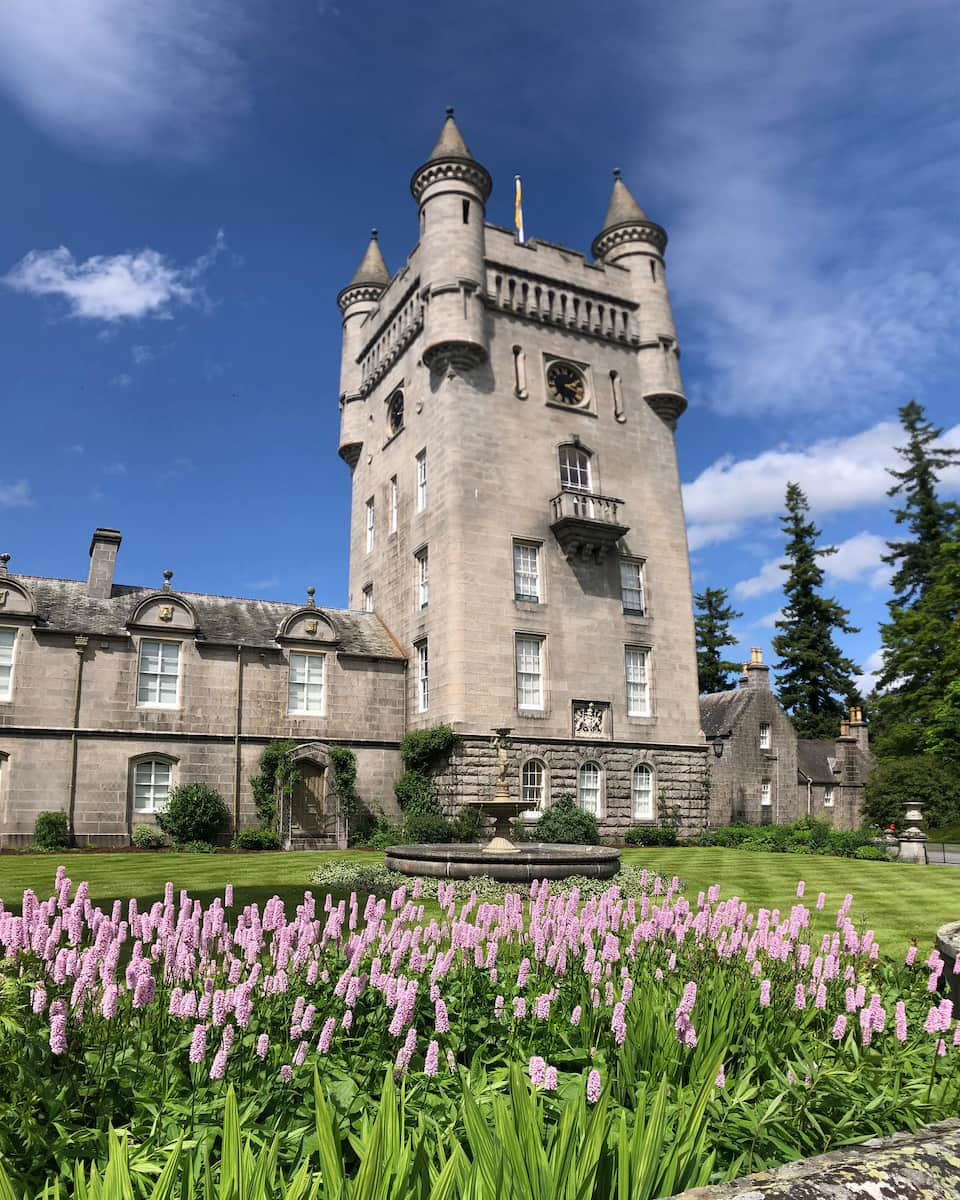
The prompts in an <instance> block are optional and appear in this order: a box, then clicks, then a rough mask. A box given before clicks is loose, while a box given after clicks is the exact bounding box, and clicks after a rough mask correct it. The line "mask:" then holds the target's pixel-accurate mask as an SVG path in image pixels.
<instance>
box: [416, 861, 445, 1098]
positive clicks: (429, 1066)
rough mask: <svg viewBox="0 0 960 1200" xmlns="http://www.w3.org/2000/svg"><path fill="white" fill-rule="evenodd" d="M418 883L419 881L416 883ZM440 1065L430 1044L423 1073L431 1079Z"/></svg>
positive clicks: (432, 1044) (438, 1058) (436, 1054)
mask: <svg viewBox="0 0 960 1200" xmlns="http://www.w3.org/2000/svg"><path fill="white" fill-rule="evenodd" d="M416 882H417V883H419V882H420V881H419V879H418V880H417V881H416ZM439 1064H440V1047H439V1046H438V1045H437V1043H436V1042H431V1043H430V1045H429V1046H428V1047H427V1055H426V1059H425V1061H424V1064H423V1073H424V1074H425V1075H429V1076H430V1077H431V1078H432V1077H433V1076H434V1075H436V1074H437V1071H438V1069H439Z"/></svg>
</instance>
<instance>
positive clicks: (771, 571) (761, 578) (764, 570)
mask: <svg viewBox="0 0 960 1200" xmlns="http://www.w3.org/2000/svg"><path fill="white" fill-rule="evenodd" d="M782 562H783V560H782V559H780V558H772V559H770V561H769V562H765V563H764V564H763V566H762V567H761V568H760V570H759V571H758V572H757V574H756V575H753V576H751V577H750V578H749V579H741V580H740V582H739V583H735V584H734V585H733V594H734V595H735V596H739V597H741V599H744V600H748V599H750V598H751V597H752V596H762V595H764V594H765V593H766V592H775V591H776V590H777V588H779V587H782V586H783V581H784V580H785V579H786V572H785V571H784V570H783V568H782V567H781V563H782Z"/></svg>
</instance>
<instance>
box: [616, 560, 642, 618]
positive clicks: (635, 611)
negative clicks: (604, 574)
mask: <svg viewBox="0 0 960 1200" xmlns="http://www.w3.org/2000/svg"><path fill="white" fill-rule="evenodd" d="M619 566H620V607H621V608H622V609H623V611H624V613H625V614H626V615H627V616H630V617H645V616H646V615H647V580H646V570H645V566H646V564H645V562H644V560H643V559H642V558H629V557H627V556H625V555H621V557H620V560H619ZM625 567H636V570H637V584H638V586H637V587H635V588H634V587H629V588H628V587H627V585H626V583H625V582H624V578H623V571H624V568H625ZM628 591H632V592H637V593H639V596H640V607H639V608H634V607H633V606H631V605H628V604H627V595H626V594H627V592H628Z"/></svg>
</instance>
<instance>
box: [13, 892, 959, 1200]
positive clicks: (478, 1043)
mask: <svg viewBox="0 0 960 1200" xmlns="http://www.w3.org/2000/svg"><path fill="white" fill-rule="evenodd" d="M643 882H644V885H645V886H646V887H647V888H648V890H647V891H646V892H645V893H643V894H641V895H639V896H636V897H634V896H629V897H628V896H625V895H623V894H622V892H621V891H620V889H619V888H617V887H612V888H608V889H606V890H605V891H603V892H602V894H600V895H598V896H594V897H591V898H589V899H584V898H583V897H582V896H581V895H580V894H579V893H578V892H577V891H576V890H573V891H570V892H567V893H557V892H554V891H551V890H550V889H548V888H547V887H546V886H541V887H539V888H538V887H534V888H532V889H531V892H530V894H529V895H524V894H520V893H518V892H510V893H507V894H506V895H505V896H504V897H503V899H502V900H499V901H497V902H496V903H490V902H484V901H480V900H479V899H478V898H476V897H472V898H468V899H466V900H465V901H464V902H462V903H460V902H458V901H457V900H456V898H455V896H454V893H453V889H452V887H450V886H448V885H445V884H442V883H441V884H440V885H439V886H438V889H437V903H438V904H439V908H440V916H439V918H437V919H426V918H425V914H424V909H423V906H422V902H421V895H420V885H419V884H418V883H417V882H415V883H414V884H413V886H412V887H410V888H399V889H397V891H396V892H394V894H393V895H392V896H391V897H390V898H389V899H377V898H376V897H369V898H364V897H363V896H362V895H354V896H351V898H350V899H349V900H345V901H342V902H340V903H339V904H335V903H334V902H333V901H332V900H330V899H329V898H328V899H327V901H326V902H320V903H319V904H317V903H316V902H315V900H314V898H313V897H312V896H311V895H310V894H309V893H307V894H305V896H304V901H303V904H302V905H300V906H299V907H298V909H297V911H296V913H288V912H286V911H285V910H284V907H283V904H282V903H281V902H280V901H279V900H276V899H275V900H273V901H270V902H269V903H267V904H266V905H265V906H264V908H263V910H262V911H261V910H259V909H258V908H257V906H255V905H251V906H248V907H247V908H245V909H244V910H243V911H242V912H237V913H235V912H233V905H232V895H231V889H229V888H228V889H227V892H226V894H225V896H224V898H223V900H222V901H221V900H216V901H214V902H213V903H212V904H211V905H209V906H208V907H207V908H206V909H203V908H202V906H201V905H200V904H199V902H194V901H192V900H191V899H190V897H189V896H188V895H187V894H186V893H185V892H181V893H180V894H179V895H177V894H176V893H175V891H174V888H173V886H172V885H168V887H167V892H166V896H165V899H164V901H163V902H161V903H158V904H155V905H154V906H153V908H152V909H151V910H150V911H149V912H143V913H142V912H140V911H138V908H137V905H136V902H135V901H131V902H130V904H129V905H128V906H126V908H124V906H122V905H121V904H120V903H119V902H117V903H116V904H114V906H113V908H112V910H109V911H101V910H100V909H97V908H94V907H93V906H92V905H91V903H90V902H89V900H88V899H87V896H86V887H85V885H83V884H81V885H80V886H79V887H78V888H77V890H76V893H75V894H74V893H73V892H72V888H71V884H70V881H69V880H68V879H66V878H65V876H64V874H63V870H62V869H61V870H60V871H59V872H58V874H57V880H56V886H55V889H54V894H53V895H52V896H51V898H50V899H48V900H43V901H41V900H39V899H38V898H37V897H36V896H34V895H33V894H32V893H30V892H28V893H26V894H25V895H24V897H23V907H22V914H23V915H22V917H16V916H12V915H10V914H7V913H4V912H3V911H2V908H0V947H2V949H3V953H4V956H5V961H4V962H3V965H2V968H0V989H2V990H0V1161H2V1163H3V1164H4V1166H5V1169H6V1171H7V1173H8V1175H10V1176H11V1178H12V1179H14V1181H15V1182H16V1184H17V1186H18V1187H22V1188H24V1189H31V1188H32V1189H34V1190H36V1189H38V1188H39V1187H40V1185H41V1183H42V1182H43V1181H44V1180H45V1179H47V1178H48V1177H49V1176H50V1175H52V1174H54V1173H56V1172H58V1171H59V1172H60V1173H62V1174H64V1175H70V1174H71V1173H72V1171H73V1164H74V1162H75V1161H76V1160H100V1161H103V1160H105V1158H106V1156H107V1150H108V1135H107V1130H108V1128H109V1127H110V1126H111V1125H112V1126H114V1127H116V1128H122V1129H125V1130H127V1131H128V1132H129V1139H130V1144H131V1146H134V1147H135V1151H136V1155H138V1156H139V1158H140V1161H141V1162H143V1163H147V1164H148V1165H147V1166H145V1167H142V1168H141V1169H140V1170H139V1171H133V1172H132V1178H133V1180H134V1183H133V1184H132V1185H131V1186H132V1187H134V1188H135V1189H136V1188H140V1189H141V1191H142V1193H143V1194H144V1195H146V1194H149V1188H150V1187H152V1186H153V1183H152V1177H151V1174H150V1170H151V1168H150V1166H149V1164H150V1163H153V1169H156V1170H158V1169H159V1167H158V1166H157V1165H156V1164H157V1163H159V1162H161V1161H166V1160H167V1157H168V1156H169V1154H170V1147H172V1146H175V1145H176V1144H177V1140H178V1138H180V1137H186V1138H187V1139H188V1146H189V1147H190V1148H191V1152H192V1153H193V1152H195V1153H201V1152H202V1153H203V1154H205V1153H207V1151H208V1150H209V1151H211V1152H212V1156H213V1160H214V1161H216V1160H217V1158H218V1156H219V1154H220V1153H221V1152H225V1150H226V1145H227V1129H229V1130H231V1131H232V1132H231V1134H230V1136H231V1138H234V1137H235V1125H236V1121H235V1120H234V1119H233V1117H231V1116H230V1110H229V1108H228V1109H227V1128H226V1129H225V1130H224V1133H223V1140H222V1144H221V1133H220V1130H221V1125H222V1123H223V1122H224V1114H225V1105H227V1104H228V1097H229V1096H230V1095H232V1094H235V1095H236V1097H237V1101H238V1106H239V1112H240V1115H241V1117H242V1119H243V1121H244V1123H245V1126H246V1128H247V1130H248V1131H249V1132H250V1134H251V1136H252V1137H253V1138H254V1140H255V1143H256V1145H259V1144H260V1143H261V1142H262V1141H263V1140H264V1139H267V1140H269V1137H272V1136H273V1134H274V1133H276V1134H277V1135H278V1139H277V1143H276V1158H277V1161H278V1162H279V1163H280V1165H281V1167H282V1169H284V1170H289V1171H293V1170H294V1169H296V1168H298V1167H299V1168H301V1169H303V1170H306V1171H307V1172H308V1174H309V1173H317V1179H320V1178H321V1177H322V1171H321V1161H320V1160H321V1158H322V1156H323V1155H324V1154H325V1153H326V1154H327V1155H328V1157H329V1154H330V1144H333V1142H335V1143H336V1146H337V1150H336V1154H337V1155H338V1156H339V1157H338V1162H339V1164H340V1169H341V1170H342V1171H343V1173H344V1174H345V1176H346V1177H349V1178H351V1179H353V1178H354V1177H357V1178H359V1176H358V1174H357V1173H358V1172H360V1171H361V1170H362V1168H361V1160H362V1159H363V1157H364V1147H367V1148H368V1149H369V1148H370V1147H371V1145H372V1143H371V1141H370V1139H371V1138H372V1137H373V1136H374V1135H373V1130H374V1117H377V1122H378V1124H377V1128H380V1126H381V1125H383V1123H384V1122H386V1123H388V1124H389V1122H393V1123H394V1125H393V1126H391V1129H392V1132H391V1133H389V1135H388V1133H387V1132H384V1130H383V1129H382V1130H381V1134H380V1135H378V1136H379V1137H380V1138H381V1140H380V1142H378V1143H377V1144H378V1146H379V1149H378V1150H377V1151H376V1153H377V1154H379V1156H380V1160H382V1161H381V1166H382V1170H383V1171H384V1172H388V1171H389V1170H391V1169H392V1166H391V1163H393V1159H391V1155H392V1156H394V1158H396V1162H395V1163H393V1165H394V1166H396V1169H397V1178H398V1179H399V1178H400V1177H401V1175H402V1176H403V1178H404V1179H407V1178H408V1177H409V1188H407V1184H404V1188H407V1190H394V1191H391V1192H389V1193H383V1194H384V1195H387V1194H389V1195H390V1196H396V1197H400V1196H403V1197H406V1196H409V1197H411V1198H412V1197H414V1196H416V1197H420V1196H423V1197H427V1196H429V1195H430V1189H431V1188H432V1187H433V1185H434V1183H435V1182H436V1179H437V1178H439V1176H440V1175H441V1174H442V1172H443V1171H447V1172H448V1174H449V1180H448V1186H449V1191H446V1192H443V1193H442V1194H444V1195H449V1196H450V1197H456V1196H461V1195H463V1196H467V1195H485V1194H487V1193H486V1192H484V1191H482V1190H481V1191H480V1192H477V1191H473V1192H471V1190H470V1189H471V1187H474V1188H475V1187H476V1186H477V1178H479V1177H483V1178H484V1179H486V1174H485V1173H488V1172H489V1170H490V1155H491V1153H492V1154H493V1155H494V1158H495V1159H496V1160H497V1161H498V1162H499V1166H498V1168H497V1169H498V1170H499V1171H500V1172H501V1173H503V1172H506V1173H507V1175H509V1177H510V1178H509V1179H506V1178H501V1180H500V1184H502V1189H501V1191H500V1192H498V1193H495V1192H490V1194H491V1195H493V1194H502V1195H517V1196H518V1197H520V1196H526V1195H534V1194H540V1193H539V1192H536V1191H531V1190H529V1186H528V1185H529V1183H530V1181H529V1179H528V1178H527V1176H526V1175H524V1174H523V1173H524V1172H527V1173H529V1171H530V1170H533V1169H534V1167H536V1169H537V1170H538V1171H539V1170H540V1168H541V1167H542V1168H543V1170H544V1171H547V1168H548V1166H549V1164H551V1163H552V1164H553V1166H551V1167H550V1170H551V1171H553V1170H554V1169H556V1170H558V1171H560V1170H561V1167H562V1162H561V1160H562V1159H563V1155H564V1154H566V1155H568V1156H569V1168H568V1175H569V1178H571V1179H572V1178H573V1177H574V1175H576V1177H577V1179H580V1180H581V1182H582V1178H581V1176H580V1175H579V1174H577V1172H580V1171H582V1170H588V1176H589V1177H588V1178H587V1182H586V1183H585V1184H584V1187H585V1190H584V1191H583V1192H581V1193H580V1194H581V1195H583V1196H598V1197H600V1196H602V1197H607V1196H609V1195H613V1194H615V1193H616V1189H617V1187H618V1186H620V1185H618V1182H617V1181H618V1179H619V1180H621V1184H622V1186H624V1187H625V1188H626V1191H625V1192H624V1193H623V1194H629V1195H630V1196H631V1197H639V1198H641V1200H642V1198H643V1197H652V1196H661V1195H669V1194H671V1192H672V1191H674V1190H678V1189H679V1188H681V1187H684V1186H692V1185H695V1184H698V1183H702V1182H706V1181H708V1180H711V1179H716V1180H719V1179H725V1178H732V1177H734V1176H736V1175H739V1174H743V1173H745V1172H747V1171H750V1170H756V1169H759V1168H761V1167H763V1166H768V1165H772V1164H776V1163H779V1162H783V1161H785V1160H787V1159H790V1158H797V1157H802V1156H805V1155H809V1154H814V1153H818V1152H821V1151H824V1150H827V1149H830V1148H831V1147H834V1146H838V1145H843V1144H846V1143H849V1142H851V1141H855V1140H857V1139H862V1138H866V1137H870V1136H875V1135H878V1134H881V1133H884V1132H889V1131H893V1130H896V1129H902V1128H907V1127H911V1128H912V1127H915V1126H917V1125H919V1124H922V1123H925V1122H928V1121H932V1120H936V1119H938V1118H940V1117H943V1116H946V1115H952V1114H953V1113H955V1112H956V1110H957V1103H958V1099H960V1083H958V1073H957V1070H956V1061H957V1054H958V1051H957V1049H956V1048H955V1047H956V1046H957V1044H958V1042H960V1025H958V1024H957V1023H956V1022H955V1021H954V1019H953V1014H952V1006H951V1004H950V1002H949V1001H948V1000H941V999H940V996H939V994H938V986H939V982H940V978H941V975H942V972H943V963H942V960H940V958H939V956H938V955H937V954H936V952H935V951H934V952H932V953H930V954H929V956H928V955H927V954H926V953H923V954H921V953H919V952H918V951H917V950H916V949H914V950H912V951H911V953H910V954H908V956H907V961H906V962H904V963H894V962H890V961H888V960H885V959H884V958H882V957H881V956H880V953H879V948H878V946H877V944H876V942H875V940H874V939H873V936H872V934H871V933H870V931H869V930H867V931H864V930H863V929H862V928H860V927H858V926H857V924H856V923H855V921H854V920H853V918H852V916H851V913H852V907H851V905H852V898H851V897H849V896H848V897H846V898H845V899H844V901H843V903H842V904H841V905H840V907H839V910H838V911H837V912H836V914H835V917H834V918H833V919H831V918H830V917H829V916H828V914H827V913H826V909H825V905H826V898H825V897H824V896H823V895H822V894H821V895H820V896H818V897H817V899H816V901H815V903H814V904H813V905H811V906H809V907H808V906H807V905H806V904H804V903H803V901H802V893H803V886H802V885H800V886H799V887H798V899H797V903H796V904H795V905H793V906H792V907H791V910H790V911H789V912H784V913H779V912H776V911H773V912H770V911H767V910H764V909H760V910H759V911H757V912H755V913H751V912H748V911H747V906H746V905H745V904H743V903H741V902H740V901H738V900H736V899H732V900H726V901H721V900H720V899H719V897H718V894H717V890H716V889H711V890H710V891H709V892H708V893H707V894H702V893H701V894H700V895H699V896H698V897H696V898H693V897H690V898H687V897H685V896H684V895H683V894H682V893H681V892H679V890H678V888H677V886H676V882H673V883H664V882H663V881H662V880H660V879H659V878H657V877H654V876H649V877H647V878H646V879H645V880H644V881H643ZM315 1073H316V1077H317V1080H318V1084H317V1095H318V1101H317V1104H318V1105H319V1107H318V1108H317V1109H316V1111H315V1099H314V1076H315ZM394 1081H396V1086H397V1088H398V1089H399V1097H398V1098H395V1097H394V1094H393V1089H394ZM321 1112H322V1113H323V1114H325V1115H324V1116H323V1117H322V1119H321V1116H320V1115H319V1114H320V1113H321ZM318 1122H319V1124H318ZM321 1127H322V1128H321ZM384 1129H385V1126H384ZM330 1139H332V1141H331V1140H330ZM514 1141H516V1142H517V1146H518V1147H519V1149H515V1151H514V1150H511V1149H510V1148H511V1147H513V1146H514ZM453 1143H457V1144H458V1145H460V1146H462V1149H460V1150H459V1151H458V1152H457V1154H456V1155H453V1156H452V1157H451V1151H450V1146H451V1144H453ZM231 1144H232V1143H231ZM197 1147H199V1149H196V1148H197ZM491 1147H493V1150H491ZM564 1147H565V1149H564ZM414 1151H416V1154H418V1155H420V1159H419V1160H418V1161H421V1162H422V1170H420V1173H419V1174H417V1172H416V1171H415V1172H413V1174H412V1175H411V1174H410V1172H409V1170H408V1168H409V1166H410V1164H409V1163H408V1162H406V1159H404V1160H403V1161H404V1162H405V1163H406V1165H405V1166H403V1171H401V1169H400V1168H401V1165H402V1164H401V1159H402V1158H403V1155H404V1154H407V1155H408V1157H409V1158H410V1160H411V1161H412V1160H413V1157H414V1156H415V1155H414ZM115 1152H116V1153H119V1151H117V1150H116V1147H115ZM372 1152H373V1151H372V1150H371V1153H372ZM184 1153H185V1152H184ZM558 1155H559V1156H560V1157H559V1158H557V1156H558ZM151 1156H152V1157H151ZM165 1156H166V1157H165ZM397 1156H399V1157H397ZM194 1161H197V1162H198V1161H199V1160H194V1159H191V1158H190V1156H189V1155H185V1157H184V1166H183V1168H182V1169H183V1170H184V1171H189V1170H199V1169H200V1168H199V1167H191V1166H190V1163H191V1162H194ZM537 1164H539V1166H537ZM584 1164H586V1165H584ZM174 1165H176V1164H174ZM224 1169H225V1170H226V1167H225V1168H224ZM411 1169H412V1168H411ZM418 1170H419V1168H418ZM570 1172H572V1173H573V1174H570ZM589 1172H592V1174H589ZM329 1175H330V1170H329V1162H328V1170H327V1177H329ZM521 1175H523V1178H524V1179H526V1183H524V1184H523V1187H522V1188H521V1187H520V1183H519V1182H518V1181H519V1180H520V1177H521ZM471 1178H473V1180H474V1182H473V1183H471V1182H470V1180H471ZM544 1178H545V1176H544ZM551 1179H553V1182H552V1183H551V1184H550V1187H552V1188H554V1189H555V1188H556V1186H557V1185H556V1177H554V1176H551ZM137 1181H139V1182H137ZM486 1183H489V1180H488V1179H487V1180H486ZM486 1183H485V1185H484V1186H486ZM500 1184H498V1185H497V1186H498V1187H499V1186H500ZM318 1186H319V1185H318ZM544 1186H546V1185H544ZM324 1187H327V1185H326V1184H324ZM330 1187H331V1188H332V1184H331V1185H330ZM398 1187H399V1185H398ZM517 1188H520V1190H517ZM523 1188H527V1189H528V1190H523ZM488 1190H489V1189H488ZM361 1191H362V1189H361ZM0 1194H3V1184H2V1181H0ZM14 1194H18V1193H14ZM78 1194H79V1193H78ZM171 1194H178V1193H171ZM184 1194H186V1193H184ZM278 1194H281V1193H278ZM292 1194H294V1193H292V1192H291V1195H292ZM296 1194H300V1193H296ZM303 1194H307V1193H306V1192H305V1193H303ZM316 1194H317V1195H319V1196H325V1195H328V1194H329V1195H335V1194H337V1195H339V1194H340V1193H339V1192H337V1191H335V1190H323V1189H321V1190H320V1191H318V1192H317V1193H316ZM353 1194H356V1195H360V1194H361V1192H356V1193H353V1192H352V1193H351V1195H353ZM362 1194H366V1193H362ZM370 1194H371V1195H373V1194H380V1193H374V1192H371V1193H370ZM542 1194H544V1195H553V1194H560V1193H559V1192H558V1191H556V1190H554V1191H553V1192H550V1191H544V1192H543V1193H542ZM570 1194H571V1195H572V1194H573V1193H572V1192H571V1193H570Z"/></svg>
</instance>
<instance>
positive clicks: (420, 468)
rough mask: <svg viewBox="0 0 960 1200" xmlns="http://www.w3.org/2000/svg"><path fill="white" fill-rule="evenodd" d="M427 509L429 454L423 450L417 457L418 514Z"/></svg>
mask: <svg viewBox="0 0 960 1200" xmlns="http://www.w3.org/2000/svg"><path fill="white" fill-rule="evenodd" d="M426 507H427V452H426V450H421V451H420V453H419V454H418V455H417V512H423V510H424V509H425V508H426Z"/></svg>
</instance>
